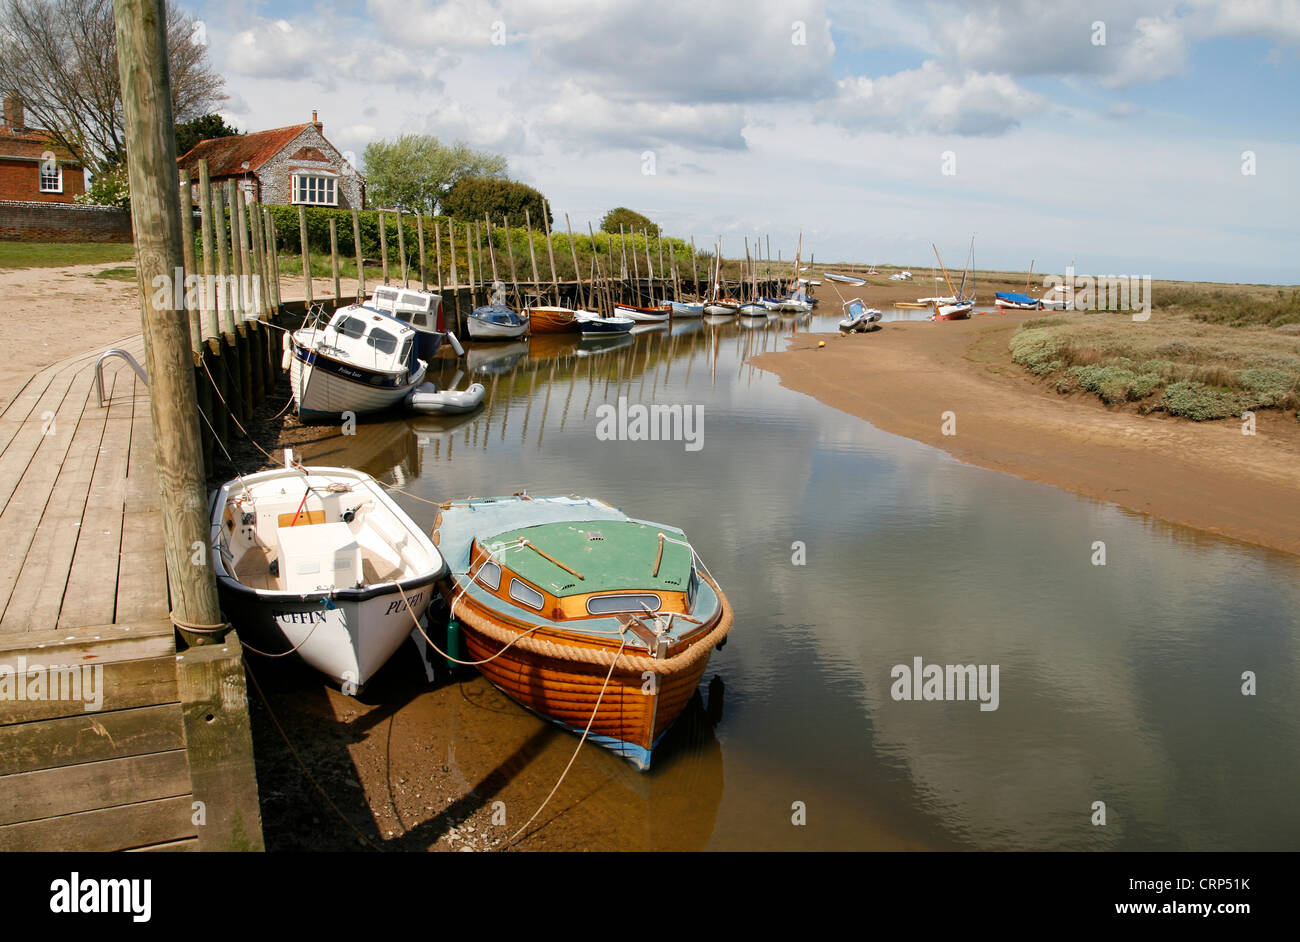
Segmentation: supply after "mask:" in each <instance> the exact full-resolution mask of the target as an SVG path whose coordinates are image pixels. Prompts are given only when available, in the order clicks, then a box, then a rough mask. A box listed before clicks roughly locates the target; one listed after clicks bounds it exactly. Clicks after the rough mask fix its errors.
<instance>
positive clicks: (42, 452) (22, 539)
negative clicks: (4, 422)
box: [0, 371, 91, 624]
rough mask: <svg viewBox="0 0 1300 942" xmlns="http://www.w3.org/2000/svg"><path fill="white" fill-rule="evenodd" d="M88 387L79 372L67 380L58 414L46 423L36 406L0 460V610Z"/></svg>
mask: <svg viewBox="0 0 1300 942" xmlns="http://www.w3.org/2000/svg"><path fill="white" fill-rule="evenodd" d="M90 382H91V377H90V376H89V375H88V373H87V372H85V371H83V372H82V373H79V374H77V375H76V376H75V377H74V378H73V379H71V380H70V382H69V388H68V389H66V390H64V392H63V401H61V403H60V405H59V411H57V412H55V413H54V415H53V416H52V424H51V423H49V422H47V418H49V417H50V413H51V410H49V409H46V408H45V405H44V404H42V405H38V407H37V408H38V409H39V410H42V411H40V412H38V414H37V415H36V416H35V417H34V418H33V419H32V420H31V421H29V422H28V423H27V424H26V426H25V427H24V428H23V429H22V431H20V432H19V434H18V436H17V437H16V438H15V439H14V443H13V446H12V447H11V448H10V449H9V450H8V451H6V452H5V454H4V456H3V457H0V500H3V503H4V510H3V511H2V512H0V532H3V533H5V534H6V539H5V546H4V551H5V552H4V555H3V556H0V607H6V608H7V606H8V603H9V597H10V595H11V593H12V592H13V589H14V586H15V585H16V584H17V582H18V576H19V574H20V573H21V571H22V568H23V564H24V562H25V560H26V558H27V552H28V550H29V548H30V547H31V543H32V540H33V538H34V537H35V534H36V528H37V526H38V524H39V522H40V519H41V515H42V513H44V511H45V507H46V505H47V503H48V502H49V499H50V496H51V492H52V491H53V489H54V482H55V480H56V478H57V475H58V471H59V469H61V468H62V466H63V464H64V462H65V461H66V460H67V458H68V452H69V449H70V448H71V447H72V442H73V439H74V437H75V433H76V429H77V427H78V425H79V423H80V419H81V414H82V411H83V410H84V408H85V404H86V399H87V398H88V396H89V395H90ZM53 388H54V387H51V389H53ZM83 624H84V622H83Z"/></svg>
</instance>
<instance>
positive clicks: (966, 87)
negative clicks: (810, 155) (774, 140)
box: [818, 61, 1045, 136]
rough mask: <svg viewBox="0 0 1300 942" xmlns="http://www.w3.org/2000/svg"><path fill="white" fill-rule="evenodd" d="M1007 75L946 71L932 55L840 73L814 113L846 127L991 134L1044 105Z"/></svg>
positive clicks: (934, 132)
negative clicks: (909, 65) (874, 70)
mask: <svg viewBox="0 0 1300 942" xmlns="http://www.w3.org/2000/svg"><path fill="white" fill-rule="evenodd" d="M1044 104H1045V102H1044V99H1043V98H1042V96H1041V95H1037V94H1034V93H1033V92H1029V91H1026V90H1024V89H1022V88H1020V87H1019V86H1018V85H1016V83H1015V82H1014V81H1013V80H1012V79H1011V78H1010V77H1009V76H1007V75H995V74H991V73H975V72H968V73H966V74H965V75H963V76H960V77H953V76H950V75H948V74H947V72H945V71H944V69H943V68H942V67H941V66H940V65H939V64H938V63H937V62H934V61H927V62H925V63H924V64H923V65H922V66H921V68H919V69H910V70H907V71H904V72H897V73H895V74H893V75H887V76H884V77H883V78H876V79H871V78H866V77H865V76H857V77H853V78H847V79H843V80H842V81H841V82H840V83H839V93H838V94H837V95H836V96H835V97H834V98H832V99H830V100H828V101H826V102H824V103H823V104H822V105H821V107H820V108H819V110H818V115H819V116H820V117H821V118H823V119H825V120H830V121H834V122H836V123H838V124H843V125H845V126H846V127H856V128H871V129H874V130H884V131H899V132H905V133H933V134H960V135H966V136H996V135H999V134H1004V133H1006V132H1007V131H1009V130H1011V129H1012V128H1015V127H1017V126H1018V125H1019V123H1020V120H1021V119H1022V118H1024V117H1025V116H1026V115H1029V114H1032V113H1033V112H1035V111H1038V110H1040V109H1041V108H1043V107H1044Z"/></svg>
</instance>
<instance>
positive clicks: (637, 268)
mask: <svg viewBox="0 0 1300 942" xmlns="http://www.w3.org/2000/svg"><path fill="white" fill-rule="evenodd" d="M620 228H622V227H621V226H620ZM632 279H633V291H632V293H633V297H634V298H635V299H636V300H634V301H633V302H632V303H633V304H640V303H641V263H640V262H638V261H637V259H636V231H635V230H633V231H632Z"/></svg>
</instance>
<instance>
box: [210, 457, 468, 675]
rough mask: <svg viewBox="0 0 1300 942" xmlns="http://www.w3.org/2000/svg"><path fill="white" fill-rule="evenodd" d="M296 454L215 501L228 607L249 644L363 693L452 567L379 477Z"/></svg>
mask: <svg viewBox="0 0 1300 942" xmlns="http://www.w3.org/2000/svg"><path fill="white" fill-rule="evenodd" d="M292 461H293V457H292V452H290V451H288V450H286V451H285V467H284V468H278V469H275V470H271V471H261V472H259V473H257V474H250V475H246V476H244V477H242V478H236V479H235V480H233V481H227V482H226V483H225V484H223V485H222V486H221V488H220V490H218V491H217V492H216V495H215V496H214V497H213V500H212V508H211V516H210V519H211V523H212V533H211V548H212V565H213V569H214V570H215V571H216V577H217V590H218V593H219V595H220V598H221V608H222V611H223V612H224V613H225V614H226V617H228V618H229V619H230V621H231V624H233V625H234V626H235V629H236V630H237V631H238V633H239V637H240V639H241V640H244V641H247V642H248V644H249V645H250V646H251V647H253V648H255V649H257V650H258V651H261V652H263V653H265V654H270V655H281V654H286V653H289V652H294V653H295V654H296V655H297V656H298V657H300V658H301V659H302V660H303V661H305V662H306V663H307V664H310V665H311V666H312V667H314V668H316V669H317V670H318V671H320V672H321V673H323V674H325V675H326V676H328V677H330V678H332V679H334V680H335V681H337V682H338V683H340V684H343V685H345V689H346V687H347V686H348V685H355V687H357V688H360V687H361V686H362V685H363V684H365V683H366V681H368V680H369V679H370V678H371V677H372V676H373V675H374V673H375V672H376V671H377V670H379V668H380V667H382V666H383V665H384V663H385V662H386V661H387V660H388V659H389V658H390V657H392V656H393V653H394V652H395V651H397V649H398V648H399V647H400V646H401V644H402V642H403V641H405V640H406V638H407V637H408V636H409V635H410V634H411V631H412V630H413V629H414V628H415V620H416V619H418V618H420V617H421V616H422V615H424V613H425V610H426V609H427V608H428V607H429V600H430V599H431V598H432V597H433V592H434V583H435V582H437V581H438V580H439V579H441V578H442V577H443V576H444V575H445V574H446V572H447V566H446V563H445V562H444V561H443V558H442V555H441V554H440V553H439V552H438V550H437V548H436V547H435V546H434V545H433V542H432V541H431V540H430V539H429V538H428V537H427V536H425V534H424V532H423V531H422V530H421V528H420V527H419V526H417V525H416V523H415V522H414V521H413V520H412V519H411V518H410V517H408V516H407V515H406V514H405V513H404V512H403V511H402V508H400V507H399V506H397V504H396V503H395V502H394V501H393V499H392V498H391V497H389V496H388V494H387V493H386V492H385V490H384V488H383V487H382V486H381V485H380V484H379V482H378V481H376V480H375V479H374V478H372V477H371V476H370V475H368V474H365V473H364V472H361V471H354V470H353V469H351V468H324V467H302V466H293V465H292ZM408 606H409V608H408Z"/></svg>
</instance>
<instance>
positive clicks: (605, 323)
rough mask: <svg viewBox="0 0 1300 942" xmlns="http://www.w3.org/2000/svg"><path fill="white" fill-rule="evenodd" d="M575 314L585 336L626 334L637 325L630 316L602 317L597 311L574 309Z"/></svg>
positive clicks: (579, 327)
mask: <svg viewBox="0 0 1300 942" xmlns="http://www.w3.org/2000/svg"><path fill="white" fill-rule="evenodd" d="M573 315H574V318H575V319H576V320H577V323H578V329H579V330H580V331H582V336H584V337H606V336H610V335H616V334H625V333H627V332H628V331H630V330H631V329H632V328H633V327H634V326H635V325H636V321H634V320H632V318H630V317H619V316H615V317H601V316H600V315H599V314H597V313H596V312H595V311H574V312H573Z"/></svg>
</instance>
